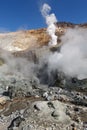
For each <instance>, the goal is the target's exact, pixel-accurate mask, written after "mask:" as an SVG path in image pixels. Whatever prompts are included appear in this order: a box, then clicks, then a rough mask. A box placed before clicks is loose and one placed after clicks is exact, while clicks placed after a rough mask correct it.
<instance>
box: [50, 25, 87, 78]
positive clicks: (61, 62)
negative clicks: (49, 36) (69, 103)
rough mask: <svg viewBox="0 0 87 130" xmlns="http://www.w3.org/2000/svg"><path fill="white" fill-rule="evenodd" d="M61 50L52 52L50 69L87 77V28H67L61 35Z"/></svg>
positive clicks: (72, 75) (71, 75)
mask: <svg viewBox="0 0 87 130" xmlns="http://www.w3.org/2000/svg"><path fill="white" fill-rule="evenodd" d="M61 42H62V44H63V45H62V46H61V49H60V52H55V53H52V54H50V56H49V58H48V64H49V65H48V66H49V70H50V71H51V70H58V71H59V72H63V73H65V75H67V76H70V77H77V78H78V79H84V78H87V29H82V28H78V27H77V28H74V29H67V30H66V33H65V35H63V36H62V37H61Z"/></svg>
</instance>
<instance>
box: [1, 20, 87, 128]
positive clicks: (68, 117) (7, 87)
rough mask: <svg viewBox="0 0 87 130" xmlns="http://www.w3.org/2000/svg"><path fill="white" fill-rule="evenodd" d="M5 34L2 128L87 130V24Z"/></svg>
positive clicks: (58, 23)
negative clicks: (50, 30) (54, 38)
mask: <svg viewBox="0 0 87 130" xmlns="http://www.w3.org/2000/svg"><path fill="white" fill-rule="evenodd" d="M55 27H56V30H55V36H56V37H57V44H56V45H50V44H49V42H50V41H51V40H52V37H51V35H50V34H49V33H48V31H47V28H41V29H37V30H26V31H17V32H9V33H0V130H14V129H15V130H86V129H87V44H86V42H87V24H72V23H66V22H57V23H55Z"/></svg>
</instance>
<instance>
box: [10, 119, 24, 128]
mask: <svg viewBox="0 0 87 130" xmlns="http://www.w3.org/2000/svg"><path fill="white" fill-rule="evenodd" d="M22 121H25V119H24V118H21V116H18V117H16V118H15V119H13V120H12V122H11V124H10V126H9V127H8V130H14V127H19V126H20V124H21V122H22Z"/></svg>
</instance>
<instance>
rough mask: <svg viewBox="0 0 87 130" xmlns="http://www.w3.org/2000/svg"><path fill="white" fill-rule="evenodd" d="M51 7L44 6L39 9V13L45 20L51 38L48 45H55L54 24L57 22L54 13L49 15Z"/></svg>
mask: <svg viewBox="0 0 87 130" xmlns="http://www.w3.org/2000/svg"><path fill="white" fill-rule="evenodd" d="M50 11H51V7H50V6H49V5H48V4H46V3H45V4H44V5H43V6H42V9H41V13H42V15H43V17H44V18H45V19H46V24H47V26H48V27H47V32H48V34H49V35H50V36H51V40H50V42H49V45H53V46H55V45H57V36H56V35H55V32H56V26H55V23H56V22H57V19H56V16H55V14H54V13H52V14H50Z"/></svg>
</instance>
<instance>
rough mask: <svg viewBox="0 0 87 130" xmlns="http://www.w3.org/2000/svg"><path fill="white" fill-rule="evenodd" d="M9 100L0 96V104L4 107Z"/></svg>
mask: <svg viewBox="0 0 87 130" xmlns="http://www.w3.org/2000/svg"><path fill="white" fill-rule="evenodd" d="M8 100H9V98H8V97H6V96H0V104H1V105H4V104H5V103H6V102H7V101H8Z"/></svg>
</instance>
